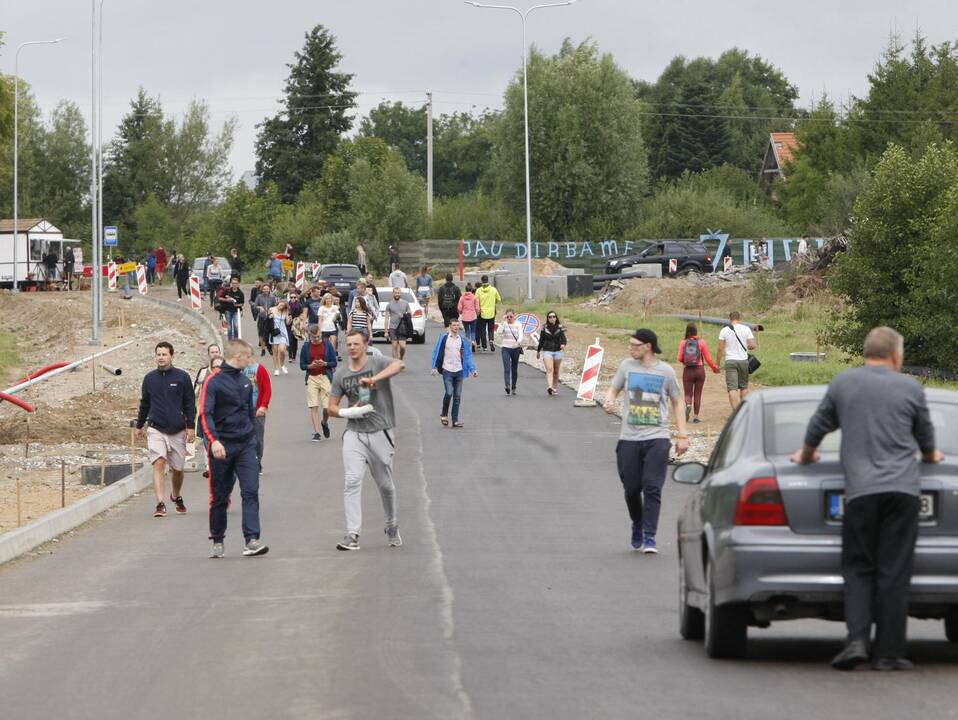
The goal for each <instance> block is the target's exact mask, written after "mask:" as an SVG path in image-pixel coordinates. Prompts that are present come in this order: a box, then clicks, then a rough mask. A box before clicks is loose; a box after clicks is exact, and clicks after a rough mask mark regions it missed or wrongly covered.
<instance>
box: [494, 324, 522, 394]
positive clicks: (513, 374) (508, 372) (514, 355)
mask: <svg viewBox="0 0 958 720" xmlns="http://www.w3.org/2000/svg"><path fill="white" fill-rule="evenodd" d="M490 340H491V336H490ZM521 352H522V348H517V347H516V348H502V377H503V380H505V383H506V387H510V386H512V388H513V389H515V387H516V382H518V380H519V355H520V354H521ZM510 378H511V380H510Z"/></svg>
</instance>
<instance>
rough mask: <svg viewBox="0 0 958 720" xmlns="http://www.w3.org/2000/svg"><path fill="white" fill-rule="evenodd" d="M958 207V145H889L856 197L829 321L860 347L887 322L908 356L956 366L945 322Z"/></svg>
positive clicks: (842, 338)
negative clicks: (918, 150) (915, 149)
mask: <svg viewBox="0 0 958 720" xmlns="http://www.w3.org/2000/svg"><path fill="white" fill-rule="evenodd" d="M956 211H958V152H956V151H955V147H954V146H953V145H952V144H951V143H947V144H945V145H943V146H939V145H931V146H929V147H928V148H927V149H926V150H925V152H924V153H923V154H922V155H921V156H920V157H914V156H912V155H911V154H910V153H909V152H908V151H907V150H906V149H905V148H903V147H901V146H899V145H892V146H890V147H889V148H888V150H886V151H885V152H884V153H883V155H882V157H881V158H880V160H879V162H878V164H877V166H876V167H875V170H874V171H873V172H872V174H871V177H870V179H869V181H868V182H867V183H866V185H865V189H864V190H863V192H862V193H861V195H860V196H859V197H858V200H857V202H856V203H855V211H854V221H853V225H852V228H851V233H850V235H849V244H848V250H847V252H845V253H843V254H842V255H840V256H839V259H838V261H837V262H836V264H835V267H834V268H833V270H832V272H831V274H830V281H831V285H832V287H833V289H834V290H835V291H836V292H838V293H840V294H841V295H843V296H844V297H845V298H846V299H847V300H848V303H849V306H848V310H847V311H846V312H845V314H844V315H843V316H842V317H841V318H840V319H839V320H838V321H837V322H836V323H835V326H834V327H833V329H832V332H833V335H834V339H835V341H836V342H837V343H838V344H839V345H840V346H842V347H844V348H845V349H846V350H848V351H849V352H860V350H861V343H862V341H863V339H864V337H865V335H866V334H867V332H868V331H869V330H871V329H872V328H873V327H875V326H878V325H890V326H892V327H895V328H897V329H898V330H899V331H900V332H901V333H902V334H903V335H904V336H905V350H906V356H907V360H908V363H909V364H914V365H928V366H931V367H938V368H945V369H950V370H958V360H956V358H955V353H954V347H953V346H954V343H953V342H952V341H951V338H950V334H949V333H948V332H943V331H942V329H943V328H950V327H953V326H954V325H955V323H958V306H956V305H955V303H954V302H952V300H951V298H952V296H953V295H954V288H955V280H954V278H955V277H956V275H955V273H956V272H958V262H956V254H955V250H954V241H953V237H954V236H953V235H951V234H950V233H952V232H953V231H954V230H955V229H956V227H955V226H956V223H955V219H954V218H955V217H956Z"/></svg>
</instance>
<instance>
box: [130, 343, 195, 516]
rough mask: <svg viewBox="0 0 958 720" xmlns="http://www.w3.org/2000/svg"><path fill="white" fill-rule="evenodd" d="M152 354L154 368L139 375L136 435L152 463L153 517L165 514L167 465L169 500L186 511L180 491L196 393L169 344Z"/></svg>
mask: <svg viewBox="0 0 958 720" xmlns="http://www.w3.org/2000/svg"><path fill="white" fill-rule="evenodd" d="M154 353H155V354H156V370H151V371H150V372H148V373H147V374H146V377H144V378H143V387H142V390H141V392H140V411H139V413H138V414H137V417H136V434H137V436H138V437H139V438H140V439H141V440H142V439H144V438H146V444H147V449H148V450H149V453H150V463H151V464H152V465H153V489H154V490H155V491H156V509H155V510H154V511H153V517H165V516H166V503H165V502H164V494H165V492H166V490H165V484H166V466H167V465H169V466H170V470H172V474H173V494H172V495H170V500H172V501H173V503H174V504H175V505H176V512H178V513H185V512H186V505H185V504H184V503H183V497H182V495H180V490H181V489H182V488H183V468H184V464H185V462H186V444H187V443H191V442H193V438H194V427H195V426H196V395H195V394H194V393H193V381H192V379H191V378H190V376H189V375H188V374H187V373H186V371H185V370H181V369H180V368H176V367H173V346H172V345H171V344H170V343H168V342H166V341H165V340H164V341H163V342H160V343H157V344H156V347H155V348H154ZM147 423H149V428H148V429H147V430H146V431H144V430H143V426H144V425H145V424H147Z"/></svg>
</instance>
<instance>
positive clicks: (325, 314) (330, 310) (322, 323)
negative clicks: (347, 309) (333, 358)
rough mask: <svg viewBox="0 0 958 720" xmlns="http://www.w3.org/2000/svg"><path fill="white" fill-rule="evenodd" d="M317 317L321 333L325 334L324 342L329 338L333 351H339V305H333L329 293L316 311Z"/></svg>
mask: <svg viewBox="0 0 958 720" xmlns="http://www.w3.org/2000/svg"><path fill="white" fill-rule="evenodd" d="M316 315H317V316H318V317H319V327H320V332H322V333H323V340H326V339H327V338H328V339H329V342H331V343H332V345H333V349H338V346H339V342H338V341H339V331H338V329H337V326H336V323H337V322H339V305H336V304H335V303H333V296H332V295H330V294H329V293H326V294H325V295H323V300H322V304H321V305H320V306H319V310H317V311H316Z"/></svg>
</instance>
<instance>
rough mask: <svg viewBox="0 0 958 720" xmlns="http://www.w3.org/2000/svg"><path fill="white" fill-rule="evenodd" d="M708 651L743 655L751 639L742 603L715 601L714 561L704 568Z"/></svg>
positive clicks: (720, 655)
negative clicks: (717, 603) (717, 602)
mask: <svg viewBox="0 0 958 720" xmlns="http://www.w3.org/2000/svg"><path fill="white" fill-rule="evenodd" d="M705 588H706V593H707V595H708V597H707V598H706V610H705V652H706V654H708V656H709V657H711V658H740V657H743V656H744V655H745V648H746V645H747V643H748V622H747V618H746V615H745V608H744V606H742V605H739V604H726V605H716V604H715V577H714V576H713V572H712V563H711V562H710V563H709V564H708V565H707V566H706V568H705Z"/></svg>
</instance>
